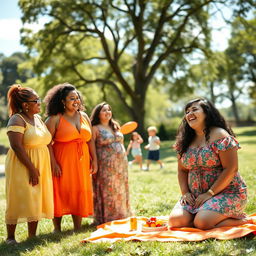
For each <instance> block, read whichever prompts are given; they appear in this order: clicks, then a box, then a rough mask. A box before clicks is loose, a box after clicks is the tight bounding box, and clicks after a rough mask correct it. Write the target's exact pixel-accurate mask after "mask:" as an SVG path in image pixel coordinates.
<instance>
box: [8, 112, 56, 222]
mask: <svg viewBox="0 0 256 256" xmlns="http://www.w3.org/2000/svg"><path fill="white" fill-rule="evenodd" d="M19 116H20V117H21V118H22V119H23V120H24V118H23V117H22V116H21V115H19ZM34 120H35V125H31V124H29V123H28V122H26V121H25V120H24V121H25V122H26V127H22V126H9V127H7V132H9V131H13V132H19V133H23V134H24V137H23V145H24V148H25V151H26V153H27V155H28V156H29V158H30V160H31V161H32V163H33V164H34V166H35V167H36V168H37V169H38V170H39V172H40V177H39V183H38V184H37V185H36V186H32V185H31V184H29V175H28V169H27V168H26V167H25V166H24V165H23V164H22V163H21V161H20V160H19V159H18V157H17V156H16V154H15V152H14V151H13V150H12V148H10V149H9V151H8V153H7V157H6V161H5V175H6V214H5V221H6V223H7V224H17V223H19V222H31V221H39V220H40V219H41V218H49V219H52V218H53V212H54V206H53V185H52V174H51V165H50V154H49V151H48V147H47V145H48V144H49V143H50V141H51V134H50V132H49V131H48V129H47V127H46V126H45V124H44V122H43V121H42V120H41V118H40V116H39V115H34Z"/></svg>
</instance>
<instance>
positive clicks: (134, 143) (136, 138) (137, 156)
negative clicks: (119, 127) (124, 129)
mask: <svg viewBox="0 0 256 256" xmlns="http://www.w3.org/2000/svg"><path fill="white" fill-rule="evenodd" d="M141 143H143V139H142V138H141V136H140V135H139V134H138V133H137V132H133V133H132V136H131V140H130V143H129V145H128V147H127V153H126V154H127V155H129V153H130V149H131V153H132V156H133V157H134V160H132V161H131V162H129V164H133V163H138V164H139V166H140V169H141V170H142V153H141V148H140V144H141Z"/></svg>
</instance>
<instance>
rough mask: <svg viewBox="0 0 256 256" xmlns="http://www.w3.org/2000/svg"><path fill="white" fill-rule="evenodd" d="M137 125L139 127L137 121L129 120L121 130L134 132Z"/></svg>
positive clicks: (126, 132) (122, 131) (125, 132)
mask: <svg viewBox="0 0 256 256" xmlns="http://www.w3.org/2000/svg"><path fill="white" fill-rule="evenodd" d="M137 127H138V123H137V122H135V121H130V122H127V123H125V124H123V125H122V126H121V127H120V131H121V133H122V134H128V133H131V132H133V131H134V130H135V129H136V128H137Z"/></svg>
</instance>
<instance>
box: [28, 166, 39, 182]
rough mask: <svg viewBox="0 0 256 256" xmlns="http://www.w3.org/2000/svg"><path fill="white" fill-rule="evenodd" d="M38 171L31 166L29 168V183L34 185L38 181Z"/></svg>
mask: <svg viewBox="0 0 256 256" xmlns="http://www.w3.org/2000/svg"><path fill="white" fill-rule="evenodd" d="M39 176H40V172H39V170H38V169H36V168H33V169H32V170H29V184H31V185H32V186H36V185H37V184H38V183H39Z"/></svg>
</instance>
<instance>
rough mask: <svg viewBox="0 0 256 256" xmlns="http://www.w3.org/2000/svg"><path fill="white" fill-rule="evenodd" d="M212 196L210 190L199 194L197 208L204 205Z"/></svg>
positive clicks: (196, 201)
mask: <svg viewBox="0 0 256 256" xmlns="http://www.w3.org/2000/svg"><path fill="white" fill-rule="evenodd" d="M211 197H212V195H211V194H210V193H208V192H206V193H203V194H201V195H199V196H198V197H197V198H196V200H195V205H194V207H195V208H199V207H200V206H201V205H203V203H204V202H206V201H207V200H209V199H210V198H211Z"/></svg>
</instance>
